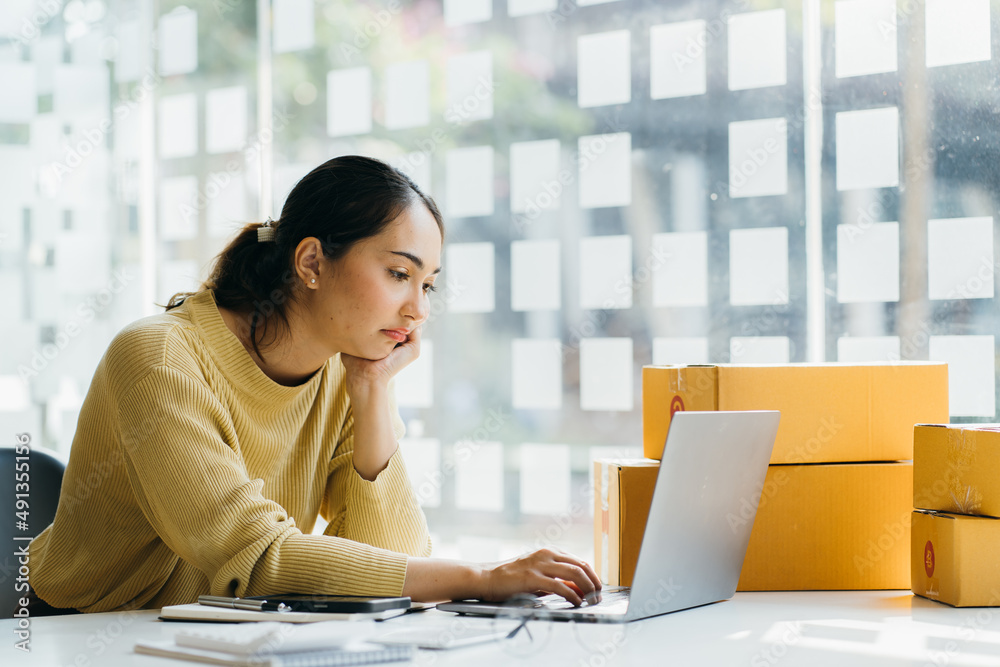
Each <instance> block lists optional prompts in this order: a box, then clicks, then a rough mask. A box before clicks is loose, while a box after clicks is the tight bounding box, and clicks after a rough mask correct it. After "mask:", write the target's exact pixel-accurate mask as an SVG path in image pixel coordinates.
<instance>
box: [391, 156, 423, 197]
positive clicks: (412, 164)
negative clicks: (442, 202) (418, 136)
mask: <svg viewBox="0 0 1000 667" xmlns="http://www.w3.org/2000/svg"><path fill="white" fill-rule="evenodd" d="M389 162H390V164H392V166H394V167H395V168H396V169H399V170H400V171H401V172H403V173H404V174H406V175H407V176H409V177H410V180H411V181H413V182H414V183H415V184H416V186H417V187H418V188H420V189H421V191H423V192H424V194H428V195H429V194H431V157H430V155H428V154H427V153H421V152H414V153H405V154H403V155H400V156H398V157H396V158H393V159H392V160H390V161H389Z"/></svg>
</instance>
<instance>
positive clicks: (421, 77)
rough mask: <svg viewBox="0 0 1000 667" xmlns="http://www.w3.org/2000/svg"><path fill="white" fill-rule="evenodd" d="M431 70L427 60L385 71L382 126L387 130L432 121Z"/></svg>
mask: <svg viewBox="0 0 1000 667" xmlns="http://www.w3.org/2000/svg"><path fill="white" fill-rule="evenodd" d="M430 92H431V91H430V68H429V67H428V64H427V61H426V60H413V61H411V62H405V63H396V64H394V65H389V66H388V67H386V68H385V126H386V128H388V129H390V130H399V129H403V128H407V127H421V126H423V125H427V124H428V123H430V122H431V101H430Z"/></svg>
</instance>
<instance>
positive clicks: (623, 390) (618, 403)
mask: <svg viewBox="0 0 1000 667" xmlns="http://www.w3.org/2000/svg"><path fill="white" fill-rule="evenodd" d="M632 366H633V362H632V339H631V338H583V339H581V340H580V409H581V410H616V411H624V412H627V411H629V410H632V408H633V407H634V401H633V399H632Z"/></svg>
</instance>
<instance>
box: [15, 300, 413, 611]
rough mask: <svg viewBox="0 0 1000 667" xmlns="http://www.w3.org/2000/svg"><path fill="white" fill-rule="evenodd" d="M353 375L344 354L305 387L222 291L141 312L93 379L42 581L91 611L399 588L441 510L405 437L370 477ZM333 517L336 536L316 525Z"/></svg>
mask: <svg viewBox="0 0 1000 667" xmlns="http://www.w3.org/2000/svg"><path fill="white" fill-rule="evenodd" d="M344 380H345V371H344V367H343V365H342V364H341V363H340V358H339V356H334V357H332V358H331V359H329V360H328V361H327V363H326V364H324V365H323V367H322V368H321V369H319V370H318V371H317V372H316V373H315V374H314V375H313V376H312V377H310V379H309V380H307V381H306V382H305V383H304V384H301V385H299V386H295V387H286V386H283V385H280V384H277V383H276V382H274V381H273V380H271V379H270V378H268V377H267V376H266V375H265V374H264V373H263V371H261V369H260V368H259V367H258V366H257V364H255V363H254V361H253V359H252V358H251V357H250V355H249V353H248V352H247V351H246V349H244V347H243V345H242V344H241V343H240V341H239V340H238V339H237V338H236V336H235V335H234V334H233V333H232V332H231V331H230V330H229V329H228V327H227V326H226V324H225V322H224V321H223V319H222V316H221V315H220V314H219V310H218V307H217V306H216V303H215V297H214V293H213V292H212V291H210V290H204V291H201V292H199V293H197V294H195V295H193V296H191V297H189V298H188V299H187V300H186V301H185V302H184V303H183V304H182V305H181V306H179V307H177V308H175V309H173V310H170V311H167V312H165V313H163V314H161V315H155V316H152V317H147V318H144V319H141V320H139V321H137V322H134V323H133V324H130V325H129V326H127V327H126V328H124V329H123V330H122V331H121V332H119V333H118V335H117V336H115V338H114V340H113V341H112V343H111V345H110V346H109V347H108V350H107V352H106V353H105V355H104V357H103V358H102V359H101V362H100V364H99V365H98V367H97V370H96V372H95V374H94V378H93V381H92V383H91V385H90V389H89V391H88V392H87V397H86V399H85V401H84V404H83V408H82V409H81V412H80V417H79V422H78V425H77V430H76V435H75V437H74V439H73V446H72V449H71V452H70V458H69V465H68V467H67V469H66V474H65V477H64V480H63V485H62V492H61V495H60V498H59V507H58V510H57V511H56V517H55V520H54V521H53V523H52V525H50V526H49V527H48V528H46V529H45V530H44V531H43V532H42V533H41V534H40V535H39V536H38V537H37V538H35V540H34V541H33V542H32V543H31V546H30V551H29V554H30V583H31V586H32V588H33V589H34V590H35V592H36V593H37V594H38V596H39V597H40V598H42V599H43V600H45V601H46V602H48V603H49V604H50V605H53V606H55V607H64V608H66V607H73V608H76V609H80V610H82V611H87V612H97V611H108V610H112V609H129V608H137V607H161V606H164V605H168V604H181V603H188V602H195V601H197V597H198V595H200V594H214V595H228V596H249V595H267V594H273V593H283V592H301V593H326V594H343V595H399V594H400V592H401V591H402V589H403V582H404V579H405V576H406V562H407V554H410V555H414V556H427V555H429V553H430V548H431V547H430V538H429V536H428V533H427V523H426V520H425V518H424V515H423V512H422V511H421V509H420V507H419V506H418V504H417V502H416V498H415V497H414V494H413V491H412V488H411V486H410V483H409V481H408V479H407V476H406V470H405V468H404V466H403V460H402V455H401V454H400V453H399V452H398V451H397V452H396V453H395V454H394V455H393V456H392V458H391V459H390V460H389V464H388V466H387V467H386V468H385V469H384V470H383V471H382V472H380V473H379V475H378V477H377V478H376V479H375V481H373V482H368V481H366V480H365V479H363V478H362V477H361V476H360V475H359V474H358V473H357V471H355V469H354V463H353V452H354V422H353V417H352V414H351V405H350V401H349V399H348V397H347V391H346V386H345V382H344ZM390 395H391V392H390ZM389 408H390V412H391V414H392V415H393V430H394V431H395V434H396V437H397V439H398V438H399V437H401V436H402V434H403V423H402V420H401V419H400V418H399V414H398V411H397V409H396V406H395V404H394V403H393V404H391V405H390V406H389ZM318 515H322V516H323V517H324V518H326V519H327V520H328V521H329V525H328V526H327V528H326V530H325V532H324V534H323V535H310V534H305V533H303V531H306V533H308V532H309V531H311V530H312V528H313V526H314V525H315V523H316V518H317V516H318Z"/></svg>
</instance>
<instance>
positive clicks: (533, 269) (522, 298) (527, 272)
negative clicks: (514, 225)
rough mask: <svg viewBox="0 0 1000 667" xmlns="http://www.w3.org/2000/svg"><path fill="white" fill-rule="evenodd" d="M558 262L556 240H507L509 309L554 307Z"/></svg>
mask: <svg viewBox="0 0 1000 667" xmlns="http://www.w3.org/2000/svg"><path fill="white" fill-rule="evenodd" d="M559 265H560V262H559V241H555V240H552V241H549V240H545V241H514V242H513V243H511V244H510V307H511V310H514V311H524V310H558V309H559V304H560V301H561V300H560V298H559V287H560V280H559V276H560V271H559Z"/></svg>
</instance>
